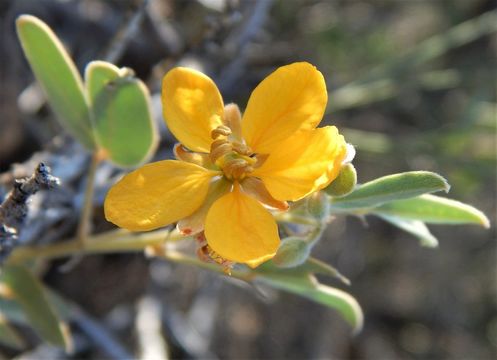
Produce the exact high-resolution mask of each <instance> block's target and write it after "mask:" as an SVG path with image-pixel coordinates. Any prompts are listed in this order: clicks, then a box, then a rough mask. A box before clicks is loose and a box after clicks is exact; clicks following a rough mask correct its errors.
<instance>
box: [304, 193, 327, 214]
mask: <svg viewBox="0 0 497 360" xmlns="http://www.w3.org/2000/svg"><path fill="white" fill-rule="evenodd" d="M329 209H330V202H329V201H328V199H327V198H326V195H325V194H323V193H322V192H321V191H318V192H315V193H314V194H312V195H311V196H309V197H308V198H307V212H308V213H309V214H310V215H311V216H312V217H313V218H315V219H318V220H324V219H326V218H327V217H328V215H329Z"/></svg>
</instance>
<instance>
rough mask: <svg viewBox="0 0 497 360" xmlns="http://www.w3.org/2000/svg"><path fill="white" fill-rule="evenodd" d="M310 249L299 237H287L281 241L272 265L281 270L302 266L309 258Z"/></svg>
mask: <svg viewBox="0 0 497 360" xmlns="http://www.w3.org/2000/svg"><path fill="white" fill-rule="evenodd" d="M310 252H311V247H310V246H309V245H308V244H307V242H306V241H305V240H304V239H302V238H299V237H294V236H291V237H287V238H286V239H283V240H282V241H281V244H280V247H279V248H278V251H277V252H276V255H275V256H274V257H273V263H274V264H275V265H276V266H278V267H282V268H290V267H295V266H299V265H301V264H303V263H304V262H305V261H306V260H307V258H308V257H309V255H310Z"/></svg>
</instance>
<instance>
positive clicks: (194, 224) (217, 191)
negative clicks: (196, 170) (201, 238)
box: [177, 177, 233, 235]
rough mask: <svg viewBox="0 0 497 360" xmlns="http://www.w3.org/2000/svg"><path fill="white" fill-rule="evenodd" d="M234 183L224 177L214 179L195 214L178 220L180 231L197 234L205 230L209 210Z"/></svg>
mask: <svg viewBox="0 0 497 360" xmlns="http://www.w3.org/2000/svg"><path fill="white" fill-rule="evenodd" d="M232 185H233V184H232V183H231V181H228V180H227V179H226V178H224V177H222V178H220V179H216V180H215V181H212V182H211V184H210V186H209V191H208V192H207V196H206V197H205V200H204V202H203V203H202V205H201V206H200V207H199V208H198V209H197V210H196V211H195V212H194V213H193V214H191V215H190V216H187V217H186V218H183V219H181V220H180V221H178V224H177V227H178V230H179V232H180V233H181V234H183V235H195V234H198V233H199V232H201V231H202V230H204V224H205V217H206V216H207V212H208V211H209V209H210V208H211V206H212V204H214V202H215V201H216V200H217V199H219V198H220V197H221V196H223V195H224V194H226V193H227V192H228V191H230V189H231V187H232Z"/></svg>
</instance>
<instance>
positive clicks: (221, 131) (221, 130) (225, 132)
mask: <svg viewBox="0 0 497 360" xmlns="http://www.w3.org/2000/svg"><path fill="white" fill-rule="evenodd" d="M229 135H231V129H230V128H229V127H228V126H225V125H219V126H218V127H217V128H215V129H214V130H212V131H211V138H213V139H217V138H219V137H221V136H229Z"/></svg>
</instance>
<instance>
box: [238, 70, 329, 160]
mask: <svg viewBox="0 0 497 360" xmlns="http://www.w3.org/2000/svg"><path fill="white" fill-rule="evenodd" d="M327 101H328V93H327V92H326V84H325V82H324V78H323V75H322V74H321V73H320V72H319V71H318V70H317V69H316V68H315V67H314V66H313V65H311V64H309V63H306V62H299V63H294V64H290V65H287V66H283V67H280V68H279V69H277V70H276V71H275V72H273V73H272V74H271V75H269V76H268V77H267V78H265V79H264V80H263V81H262V82H261V83H260V84H259V85H258V86H257V87H256V88H255V90H254V91H253V92H252V95H251V96H250V99H249V101H248V104H247V109H246V111H245V114H244V115H243V120H242V131H243V136H244V138H245V140H246V141H247V144H248V145H249V146H250V147H251V148H252V150H254V151H255V152H257V153H263V154H269V153H271V150H272V149H273V148H274V147H275V146H276V145H277V144H278V143H280V142H281V141H283V140H284V139H286V138H288V137H289V136H291V135H292V134H293V133H295V132H296V131H297V130H310V129H314V128H315V127H316V126H317V125H318V124H319V122H320V121H321V119H322V117H323V114H324V110H325V108H326V102H327Z"/></svg>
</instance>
